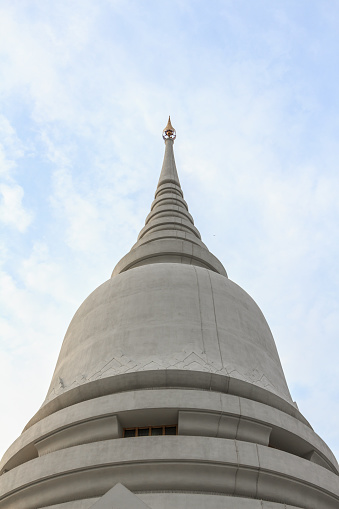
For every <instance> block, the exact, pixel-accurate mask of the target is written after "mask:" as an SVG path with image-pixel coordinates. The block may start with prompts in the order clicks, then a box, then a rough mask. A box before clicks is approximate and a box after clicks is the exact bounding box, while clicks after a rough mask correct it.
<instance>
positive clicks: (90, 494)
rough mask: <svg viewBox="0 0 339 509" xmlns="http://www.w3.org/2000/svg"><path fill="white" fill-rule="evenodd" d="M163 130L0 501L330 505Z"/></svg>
mask: <svg viewBox="0 0 339 509" xmlns="http://www.w3.org/2000/svg"><path fill="white" fill-rule="evenodd" d="M175 135H176V133H175V130H174V128H173V127H172V125H171V122H170V120H169V122H168V124H167V126H166V128H165V129H164V131H163V137H164V140H165V156H164V162H163V166H162V170H161V174H160V179H159V183H158V186H157V189H156V193H155V199H154V201H153V203H152V205H151V211H150V213H149V214H148V216H147V218H146V222H145V226H144V227H143V228H142V230H141V232H140V234H139V237H138V240H137V242H136V244H135V245H134V246H133V247H132V249H131V251H130V252H129V253H128V254H127V255H126V256H124V257H123V258H122V260H120V261H119V263H118V264H117V265H116V267H115V269H114V270H113V274H112V277H111V278H110V279H109V280H108V281H106V282H105V283H103V284H102V285H101V286H99V288H97V289H96V290H95V291H94V292H93V293H92V294H91V295H90V296H89V297H88V298H87V299H86V300H85V301H84V303H83V304H81V306H80V308H79V309H78V311H77V312H76V314H75V316H74V318H73V319H72V321H71V323H70V325H69V328H68V330H67V332H66V336H65V339H64V342H63V344H62V347H61V351H60V355H59V359H58V361H57V365H56V368H55V372H54V374H53V377H52V382H51V385H50V388H49V390H48V394H47V397H46V400H45V401H44V403H43V405H42V406H41V408H40V409H39V411H38V412H37V413H36V414H35V415H34V417H33V418H32V419H31V421H30V422H29V423H28V424H27V426H26V428H25V429H24V431H23V432H22V434H21V435H20V437H19V438H18V439H17V440H16V441H15V442H14V443H13V444H12V445H11V447H10V448H9V449H8V451H7V452H6V453H5V455H4V457H3V458H2V461H1V464H0V469H1V470H0V471H1V476H0V509H37V508H45V509H47V508H48V509H89V508H93V509H108V508H111V509H113V508H114V509H127V508H129V509H147V508H151V509H172V508H174V507H175V508H179V509H181V508H182V509H200V508H201V509H202V508H208V509H296V508H303V509H338V508H339V477H338V463H337V461H336V459H335V458H334V456H333V454H332V452H331V451H330V449H329V448H328V447H327V445H326V444H325V443H324V442H323V440H322V439H321V438H320V437H319V436H318V435H317V434H316V433H315V432H314V431H313V430H312V428H311V426H310V424H309V423H308V422H307V420H306V419H305V418H304V417H303V415H302V414H301V413H300V412H299V410H298V408H297V406H296V404H295V403H294V402H293V401H292V399H291V396H290V393H289V389H288V386H287V383H286V380H285V376H284V373H283V370H282V367H281V364H280V360H279V355H278V352H277V349H276V346H275V343H274V339H273V337H272V334H271V331H270V329H269V326H268V324H267V322H266V320H265V318H264V316H263V314H262V312H261V311H260V309H259V308H258V306H257V305H256V303H255V302H254V301H253V300H252V298H251V297H250V296H249V295H248V294H247V293H246V292H245V291H244V290H242V289H241V288H240V287H239V286H237V285H236V284H235V283H233V282H232V281H230V280H229V279H228V277H227V274H226V271H225V269H224V267H223V265H222V263H221V262H220V261H219V260H218V259H217V258H216V257H215V256H214V255H213V254H212V253H210V252H209V250H208V249H207V247H206V246H205V244H204V243H203V242H202V240H201V236H200V233H199V231H198V230H197V228H196V227H195V225H194V221H193V218H192V216H191V214H190V213H189V210H188V206H187V203H186V202H185V200H184V198H183V192H182V190H181V186H180V182H179V178H178V174H177V170H176V165H175V161H174V155H173V143H174V139H175ZM3 418H5V416H3Z"/></svg>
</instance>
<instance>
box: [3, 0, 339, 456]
mask: <svg viewBox="0 0 339 509" xmlns="http://www.w3.org/2000/svg"><path fill="white" fill-rule="evenodd" d="M338 60H339V3H338V2H337V1H336V0H321V1H315V0H298V1H295V0H275V1H272V0H256V1H255V2H254V1H252V0H223V1H221V0H212V1H211V2H206V1H200V0H178V1H177V0H172V1H171V2H159V1H158V0H157V1H155V0H147V1H144V2H140V1H137V0H96V1H95V2H93V1H90V0H58V2H55V1H52V0H44V1H43V2H42V1H41V0H2V1H1V2H0V232H1V233H0V387H1V391H0V402H1V409H2V418H1V420H0V456H1V455H2V454H3V453H4V452H5V450H6V449H7V448H8V447H9V445H10V444H11V443H12V442H13V441H14V440H15V439H16V438H17V436H18V435H19V434H20V433H21V431H22V429H23V428H24V426H25V424H26V423H27V422H28V420H29V419H30V418H31V417H32V416H33V415H34V414H35V412H36V411H37V410H38V408H39V407H40V405H41V404H42V402H43V400H44V398H45V396H46V393H47V389H48V386H49V383H50V380H51V377H52V373H53V370H54V366H55V363H56V360H57V356H58V353H59V350H60V347H61V343H62V340H63V336H64V334H65V332H66V329H67V327H68V324H69V322H70V320H71V318H72V316H73V314H74V313H75V311H76V310H77V308H78V307H79V305H80V304H81V302H82V301H83V300H84V299H85V298H86V297H87V295H88V294H89V293H91V292H92V291H93V290H94V289H95V288H96V287H97V286H99V285H100V284H101V283H102V282H104V281H106V280H107V279H108V278H109V277H110V275H111V272H112V270H113V268H114V266H115V264H116V263H117V262H118V261H119V259H120V258H121V257H122V256H123V255H124V254H126V253H127V252H128V251H129V250H130V248H131V246H132V245H133V244H134V243H135V241H136V237H137V235H138V232H139V231H140V229H141V228H142V226H143V224H144V220H145V218H146V215H147V214H148V212H149V210H150V205H151V202H152V200H153V196H154V191H155V188H156V184H157V181H158V177H159V173H160V169H161V164H162V158H163V152H164V144H163V141H162V138H161V132H162V129H163V128H164V127H165V125H166V123H167V118H168V115H169V114H170V115H171V119H172V123H173V125H174V127H175V128H176V130H177V139H176V142H175V147H174V148H175V156H176V162H177V168H178V172H179V177H180V180H181V185H182V188H183V191H184V195H185V199H186V201H187V202H188V205H189V210H190V212H191V214H192V215H193V217H194V219H195V224H196V226H197V228H198V229H199V231H200V232H201V235H202V239H203V241H204V242H205V244H207V246H208V248H209V249H210V251H211V252H212V253H213V254H215V255H216V256H217V257H218V258H219V259H220V260H221V261H222V263H223V264H224V266H225V268H226V270H227V272H228V275H229V277H230V279H232V280H233V281H235V282H236V283H238V284H239V285H240V286H241V287H242V288H244V289H245V290H246V291H247V292H248V293H249V294H250V295H251V296H252V297H253V298H254V299H255V301H256V302H257V303H258V305H259V306H260V308H261V309H262V311H263V313H264V315H265V317H266V319H267V321H268V323H269V325H270V327H271V330H272V332H273V335H274V338H275V341H276V344H277V347H278V351H279V354H280V358H281V361H282V365H283V368H284V371H285V375H286V378H287V382H288V385H289V388H290V391H291V393H292V397H293V400H295V401H296V402H297V404H298V407H299V409H300V411H301V412H302V413H303V414H304V415H305V417H306V418H307V419H308V420H309V421H310V423H311V424H312V426H313V428H314V429H315V431H316V432H317V433H318V434H319V435H320V436H321V437H322V438H323V439H324V440H325V441H326V443H327V444H328V445H329V446H330V447H331V449H332V450H333V452H334V453H335V455H336V456H337V458H338V457H339V377H338V371H339V370H338V361H339V341H338V337H339V270H338V269H339V239H338V233H339V232H338V229H339V227H338V225H339V199H338V190H339V175H338V160H339V146H338V132H339V129H338V128H339V115H338V112H339V88H338V80H339V62H338Z"/></svg>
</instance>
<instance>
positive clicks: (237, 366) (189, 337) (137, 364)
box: [45, 263, 292, 403]
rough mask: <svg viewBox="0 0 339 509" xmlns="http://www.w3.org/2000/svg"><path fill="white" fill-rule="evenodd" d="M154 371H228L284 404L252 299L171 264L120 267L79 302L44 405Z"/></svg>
mask: <svg viewBox="0 0 339 509" xmlns="http://www.w3.org/2000/svg"><path fill="white" fill-rule="evenodd" d="M154 370H156V371H157V370H189V371H198V372H200V371H201V372H204V373H213V374H218V375H224V376H229V377H231V378H235V379H237V380H242V381H245V382H247V383H249V384H253V385H255V386H257V387H261V388H264V389H266V390H268V391H270V392H272V393H274V394H276V395H277V396H279V397H280V398H283V399H284V400H286V401H288V402H289V403H292V401H291V397H290V394H289V391H288V388H287V384H286V381H285V377H284V374H283V371H282V368H281V364H280V360H279V356H278V353H277V350H276V346H275V343H274V339H273V337H272V334H271V331H270V329H269V326H268V324H267V322H266V320H265V318H264V316H263V314H262V312H261V311H260V309H259V307H258V306H257V305H256V303H255V302H254V301H253V299H252V298H251V297H250V296H249V295H248V294H247V293H246V292H245V291H244V290H242V289H241V288H240V287H239V286H238V285H236V284H235V283H233V282H232V281H230V280H229V279H228V278H226V277H225V276H222V275H220V274H217V273H215V272H212V271H209V270H208V269H205V268H202V267H196V266H194V265H187V264H175V263H157V264H152V265H144V266H141V267H137V268H134V269H131V270H128V271H126V272H123V273H121V274H119V275H117V276H115V277H113V278H112V279H110V280H109V281H107V282H106V283H104V284H103V285H101V286H100V287H99V288H97V289H96V290H95V291H94V292H93V293H92V294H91V295H90V296H89V297H88V298H87V299H86V300H85V302H84V303H83V304H82V305H81V306H80V308H79V309H78V311H77V312H76V314H75V316H74V318H73V320H72V321H71V324H70V326H69V328H68V331H67V333H66V336H65V339H64V342H63V345H62V348H61V352H60V356H59V360H58V363H57V366H56V369H55V372H54V375H53V379H52V383H51V387H50V390H49V392H48V395H47V398H46V402H45V403H47V402H50V401H51V400H52V399H53V398H55V397H56V396H58V395H60V394H62V393H64V392H65V391H67V390H71V389H73V388H75V387H77V386H80V385H83V384H87V383H88V382H92V381H94V380H99V379H104V378H108V377H112V376H116V375H123V374H132V373H135V372H140V371H142V372H144V371H154ZM183 377H184V375H183V374H181V378H183ZM181 378H180V377H178V380H177V382H175V379H174V381H173V383H174V384H175V385H180V383H181V382H180V380H181ZM187 383H188V382H187ZM192 383H193V382H192ZM126 384H128V382H127V381H126Z"/></svg>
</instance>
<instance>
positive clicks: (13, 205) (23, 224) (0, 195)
mask: <svg viewBox="0 0 339 509" xmlns="http://www.w3.org/2000/svg"><path fill="white" fill-rule="evenodd" d="M23 197H24V190H23V189H22V187H21V186H19V185H15V184H14V185H8V184H0V221H1V222H2V223H4V224H5V225H8V226H12V227H13V228H15V229H17V230H19V231H20V232H24V231H26V229H27V227H28V226H29V225H30V223H31V221H32V218H33V216H32V214H31V213H30V212H28V211H27V210H25V209H24V207H23V205H22V200H23Z"/></svg>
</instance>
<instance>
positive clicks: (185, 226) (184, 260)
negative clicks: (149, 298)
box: [112, 117, 227, 277]
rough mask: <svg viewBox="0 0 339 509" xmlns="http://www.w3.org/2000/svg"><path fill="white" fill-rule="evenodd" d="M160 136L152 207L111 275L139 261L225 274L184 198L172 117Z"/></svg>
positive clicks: (123, 270) (135, 265) (135, 264)
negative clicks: (162, 150) (160, 158)
mask: <svg viewBox="0 0 339 509" xmlns="http://www.w3.org/2000/svg"><path fill="white" fill-rule="evenodd" d="M162 137H163V139H164V141H165V154H164V161H163V164H162V168H161V172H160V177H159V181H158V186H157V189H156V192H155V197H154V201H153V203H152V205H151V211H150V213H149V214H148V216H147V217H146V221H145V226H144V227H143V228H142V229H141V231H140V233H139V235H138V240H137V242H136V244H134V246H133V247H132V249H131V250H130V252H129V253H127V254H126V255H125V256H124V257H123V258H122V259H121V260H120V261H119V262H118V264H117V265H116V266H115V268H114V270H113V273H112V277H113V276H115V275H117V274H120V273H121V272H125V271H126V270H129V269H132V268H134V267H139V266H140V265H149V264H152V263H165V262H168V263H181V264H188V265H196V266H198V267H205V268H207V269H210V270H213V271H214V272H217V273H218V274H222V275H223V276H226V277H227V273H226V270H225V268H224V266H223V265H222V263H221V262H220V261H219V260H218V259H217V258H216V257H215V256H214V255H213V254H212V253H210V251H209V250H208V249H207V247H206V245H205V244H204V243H203V242H202V240H201V235H200V233H199V231H198V229H197V228H196V226H195V225H194V220H193V217H192V216H191V214H190V213H189V210H188V205H187V203H186V201H185V200H184V194H183V192H182V189H181V185H180V181H179V176H178V172H177V167H176V164H175V158H174V151H173V144H174V140H175V138H176V130H175V129H174V127H173V126H172V122H171V117H168V122H167V125H166V127H165V128H164V129H163V131H162Z"/></svg>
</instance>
